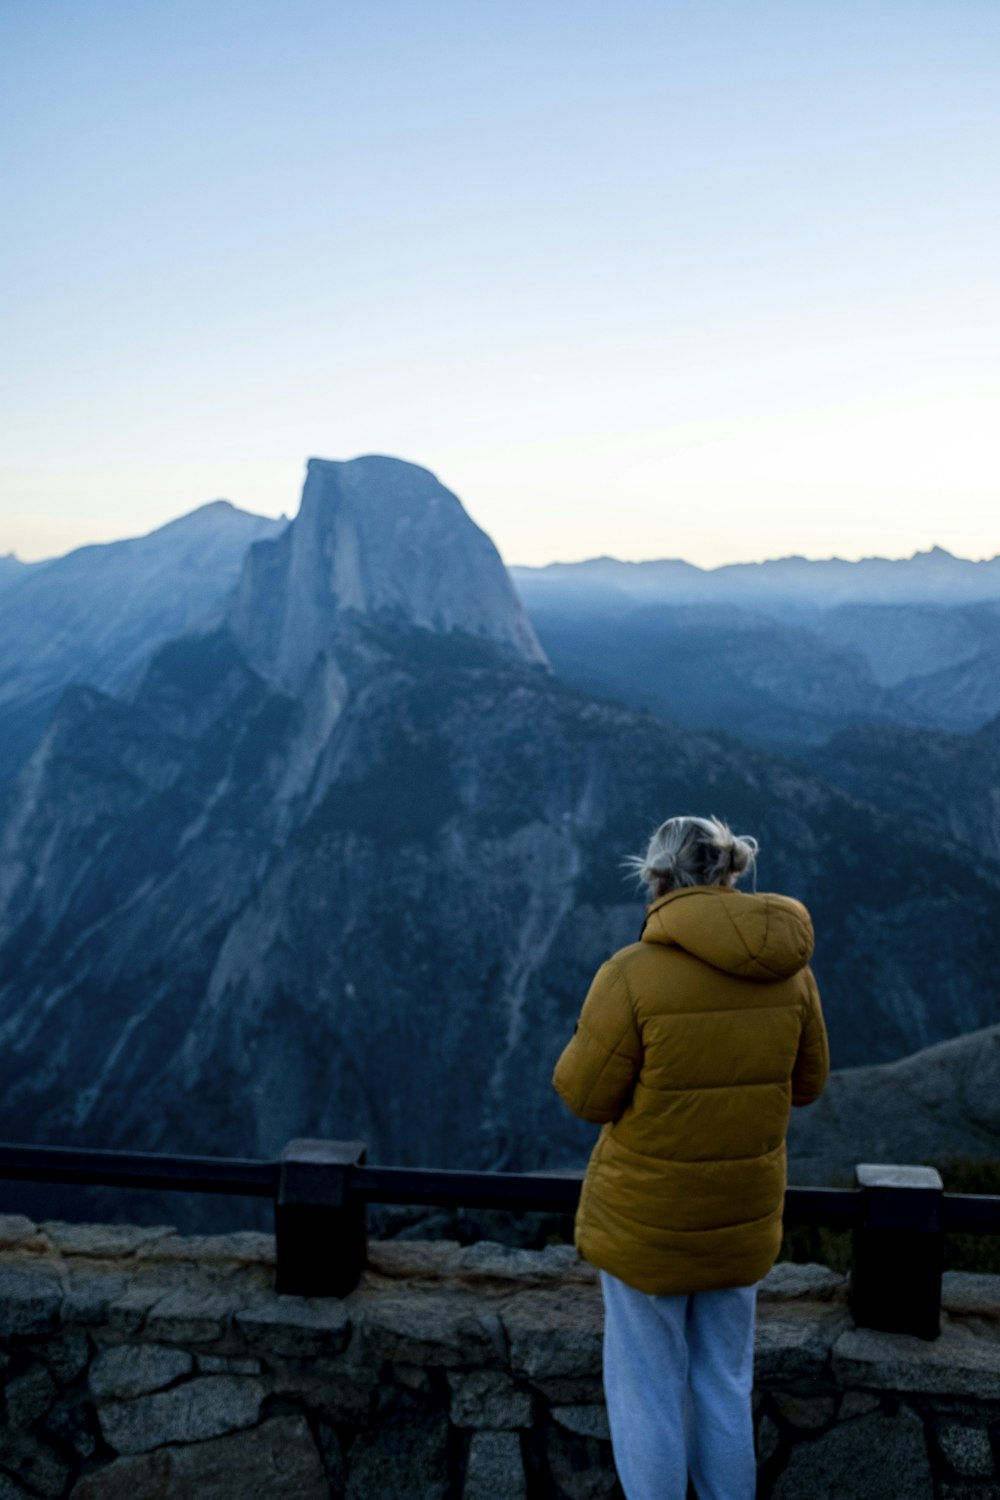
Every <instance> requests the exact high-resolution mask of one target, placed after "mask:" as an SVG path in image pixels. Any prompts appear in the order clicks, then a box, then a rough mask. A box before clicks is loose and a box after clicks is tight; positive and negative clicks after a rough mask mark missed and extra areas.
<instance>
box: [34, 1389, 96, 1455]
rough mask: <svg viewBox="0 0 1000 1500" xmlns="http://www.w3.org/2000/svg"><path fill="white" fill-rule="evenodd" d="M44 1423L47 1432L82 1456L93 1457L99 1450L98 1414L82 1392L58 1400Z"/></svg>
mask: <svg viewBox="0 0 1000 1500" xmlns="http://www.w3.org/2000/svg"><path fill="white" fill-rule="evenodd" d="M42 1425H43V1428H44V1431H45V1432H46V1434H48V1435H49V1436H51V1437H54V1438H55V1439H56V1441H57V1442H59V1443H61V1444H63V1446H65V1447H67V1448H72V1449H73V1450H74V1452H75V1453H78V1454H79V1455H80V1457H81V1458H93V1456H94V1454H95V1452H96V1451H97V1443H98V1438H99V1433H98V1428H97V1416H96V1414H95V1412H94V1409H93V1407H92V1406H91V1405H90V1403H89V1401H88V1400H87V1398H86V1397H85V1396H84V1395H82V1394H79V1393H75V1394H73V1395H71V1396H64V1397H63V1398H62V1399H61V1400H59V1401H57V1402H56V1404H55V1405H54V1406H53V1407H52V1409H51V1411H50V1412H49V1413H48V1415H47V1416H46V1418H45V1421H44V1423H43V1424H42Z"/></svg>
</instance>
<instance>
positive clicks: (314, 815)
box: [0, 460, 1000, 1317]
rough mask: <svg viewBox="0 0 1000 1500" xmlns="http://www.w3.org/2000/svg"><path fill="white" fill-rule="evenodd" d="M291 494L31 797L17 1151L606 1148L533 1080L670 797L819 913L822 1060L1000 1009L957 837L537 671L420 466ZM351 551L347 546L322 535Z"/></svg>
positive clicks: (19, 809) (18, 1025)
mask: <svg viewBox="0 0 1000 1500" xmlns="http://www.w3.org/2000/svg"><path fill="white" fill-rule="evenodd" d="M330 470H332V473H331V472H328V471H330ZM345 471H350V473H349V475H348V476H347V477H345ZM369 474H370V475H371V482H372V486H373V491H372V493H373V496H374V498H373V499H372V500H371V510H370V515H369V513H368V511H367V510H366V506H367V504H368V500H367V499H366V496H367V494H368V491H367V489H366V488H365V486H366V485H367V483H368V479H367V476H368V475H369ZM348 478H349V480H350V483H349V484H348V483H347V479H348ZM397 481H398V483H399V486H400V490H399V514H398V518H397V519H398V521H399V525H398V526H397V525H394V524H392V522H393V511H392V503H393V501H392V496H393V494H394V493H395V491H394V489H393V486H394V485H396V483H397ZM308 485H309V487H310V495H309V503H308V504H305V503H304V504H303V508H302V512H301V514H300V516H299V517H297V518H296V520H295V521H294V522H292V523H291V525H290V527H289V529H288V531H287V532H286V533H284V534H283V535H282V537H281V538H279V539H278V540H277V541H276V542H269V543H262V544H260V545H258V546H255V547H253V548H251V551H250V554H249V556H248V559H247V562H246V567H245V572H244V576H243V579H242V581H241V584H240V588H239V594H238V601H237V603H236V604H235V606H234V608H233V612H232V616H231V619H230V620H229V621H228V622H224V623H223V624H221V625H220V626H219V627H218V628H217V629H215V630H213V631H210V632H207V633H203V632H202V633H195V634H191V635H188V636H184V637H181V638H178V639H176V640H173V641H171V642H169V643H167V644H166V645H164V646H163V647H161V648H160V650H159V651H158V652H157V653H156V654H155V655H154V657H153V658H152V660H151V661H150V662H149V664H148V666H147V668H146V669H145V671H144V672H143V674H142V676H141V677H140V678H139V679H138V680H137V681H136V682H135V684H134V686H133V688H132V689H131V690H130V692H129V694H128V695H123V696H121V697H112V696H110V695H108V694H106V693H102V692H99V691H97V690H96V689H93V688H82V687H81V688H75V689H72V690H71V691H70V692H69V693H68V694H67V695H66V696H65V697H64V699H63V700H62V702H61V704H60V708H59V710H58V712H57V714H56V715H55V717H54V719H53V721H52V723H51V725H50V727H49V729H48V731H47V733H46V736H45V738H44V740H43V742H42V743H41V745H40V746H39V748H38V750H37V751H36V753H35V754H34V756H33V757H32V759H31V761H30V762H29V763H28V765H27V766H26V767H25V769H24V771H23V772H22V774H21V776H20V778H19V780H18V783H17V787H16V793H15V795H14V796H13V797H12V799H11V800H10V804H9V807H8V809H7V816H6V818H5V819H4V821H3V826H2V829H0V1037H2V1040H3V1047H2V1048H0V1128H2V1129H3V1130H4V1131H5V1132H6V1133H7V1135H8V1136H12V1137H15V1138H17V1137H24V1136H26V1135H28V1136H30V1137H31V1138H32V1139H35V1140H54V1141H63V1142H65V1141H74V1142H90V1143H92V1144H95V1145H104V1146H114V1145H129V1146H133V1147H144V1148H146V1149H153V1150H155V1149H171V1150H188V1151H192V1152H194V1153H196V1154H203V1153H204V1152H205V1150H206V1142H211V1149H212V1151H213V1152H214V1153H220V1154H226V1153H231V1154H235V1155H241V1156H254V1155H266V1156H270V1155H272V1154H275V1153H276V1152H277V1151H278V1150H279V1149H280V1148H281V1146H282V1145H283V1144H284V1142H285V1141H286V1140H287V1139H289V1138H290V1137H293V1136H298V1135H303V1134H305V1135H313V1136H320V1137H328V1138H343V1139H354V1138H358V1137H361V1138H364V1139H366V1140H367V1141H368V1143H369V1148H370V1154H371V1157H372V1159H375V1160H382V1161H389V1160H397V1161H401V1162H404V1163H406V1162H409V1163H417V1164H423V1165H437V1166H461V1165H469V1166H510V1167H516V1166H544V1165H547V1164H551V1165H559V1166H564V1165H566V1164H567V1162H570V1161H574V1160H580V1159H581V1157H582V1155H583V1154H584V1152H585V1151H586V1150H587V1149H589V1145H590V1142H591V1140H592V1131H591V1130H590V1129H589V1128H588V1127H585V1126H582V1125H580V1124H579V1123H578V1122H576V1121H573V1120H571V1119H570V1118H569V1116H568V1115H567V1114H566V1113H565V1111H564V1110H563V1109H562V1107H561V1105H560V1104H559V1102H558V1100H557V1099H556V1097H555V1095H554V1094H553V1092H552V1090H551V1088H550V1085H549V1079H550V1075H551V1069H552V1065H553V1063H554V1060H555V1058H556V1057H557V1055H558V1053H559V1051H560V1050H561V1048H562V1047H563V1045H564V1043H565V1041H566V1039H567V1037H568V1035H569V1034H570V1033H571V1031H572V1027H573V1024H574V1021H575V1019H576V1015H577V1013H578V1010H579V1006H580V1004H581V1001H582V997H583V995H584V993H585V992H586V988H587V985H588V983H589V981H590V979H591V977H592V975H593V972H594V970H595V969H596V968H597V966H598V965H599V963H600V962H601V961H602V960H603V959H604V958H605V957H606V956H607V955H608V954H609V953H610V952H612V951H614V949H616V948H618V947H620V946H622V945H623V944H625V943H627V942H629V941H631V940H633V939H634V937H635V936H636V934H637V931H638V927H639V922H640V919H641V915H642V902H641V899H639V898H638V896H637V895H636V893H635V892H634V889H633V888H630V887H629V886H628V885H627V884H626V883H625V882H624V881H623V878H622V871H621V867H620V863H619V861H620V859H621V856H622V855H623V854H624V853H625V852H628V851H630V850H633V849H635V848H637V847H639V846H641V845H642V844H643V843H644V841H645V839H646V837H647V836H648V833H649V831H650V829H651V827H652V826H653V825H655V823H656V821H658V819H659V818H660V817H662V816H665V815H667V814H668V813H669V812H671V811H676V810H677V809H684V808H704V809H705V810H707V811H714V812H717V813H719V814H720V815H723V816H726V817H728V818H729V819H730V820H731V821H732V822H733V824H734V826H736V827H738V828H739V829H741V830H747V831H751V832H753V833H755V834H756V835H757V836H758V837H759V838H760V840H761V842H762V845H763V848H764V855H763V859H762V864H761V874H760V879H761V885H762V888H766V887H771V888H774V889H783V890H787V891H789V892H791V893H793V894H795V895H797V896H799V897H801V898H802V899H804V900H805V901H806V902H807V904H808V905H809V906H810V907H811V909H812V910H813V915H814V918H815V922H816V928H817V932H818V934H819V945H818V949H817V954H816V970H817V974H818V977H819V981H820V985H821V988H822V990H823V994H824V1000H825V1003H826V1008H827V1013H828V1018H829V1022H830V1030H831V1036H832V1041H833V1047H834V1056H835V1059H836V1060H837V1061H838V1062H839V1063H841V1064H849V1063H852V1062H860V1061H863V1060H864V1061H867V1060H869V1059H872V1058H891V1057H893V1056H898V1055H900V1054H901V1053H906V1052H911V1051H913V1050H915V1049H916V1048H918V1047H920V1046H923V1045H926V1044H928V1043H931V1042H934V1041H936V1040H939V1039H942V1038H944V1037H947V1036H949V1035H954V1034H955V1033H957V1032H961V1031H968V1030H972V1029H974V1028H976V1027H981V1026H983V1025H985V1024H987V1023H988V1022H991V1021H992V1020H993V1019H994V1002H993V985H994V976H995V974H996V972H997V971H998V969H1000V879H998V878H996V877H994V876H992V875H991V874H989V873H986V874H984V873H983V872H981V871H977V870H975V869H972V868H970V867H969V862H968V859H967V851H965V850H963V849H961V848H960V847H958V846H954V845H950V844H948V843H943V842H942V841H941V839H940V838H939V837H938V836H937V835H935V834H932V833H921V832H920V831H911V830H910V829H908V828H906V827H903V828H900V826H899V823H898V820H890V819H888V818H885V817H882V816H881V815H879V814H878V813H876V812H875V811H874V810H872V809H871V808H869V807H866V806H864V805H863V804H861V803H859V802H856V801H853V800H852V799H851V798H849V797H848V796H847V795H846V794H844V793H841V792H837V791H834V790H832V789H830V788H829V787H827V786H825V785H824V784H823V783H822V782H820V781H817V780H816V779H815V778H813V777H812V776H810V775H808V774H806V773H805V772H801V771H795V770H792V769H790V768H788V767H787V766H783V765H781V764H780V763H778V762H775V761H773V760H771V759H769V758H767V757H763V756H758V755H756V754H754V753H753V752H752V751H748V750H746V749H743V748H740V747H738V746H736V745H734V744H733V743H731V742H729V743H724V742H720V741H719V740H717V739H713V738H711V737H709V736H700V735H696V734H692V733H690V732H688V731H684V730H681V729H679V728H678V727H676V726H673V725H670V724H668V723H664V722H663V721H660V720H657V719H653V718H651V717H649V716H646V715H643V714H639V713H636V712H631V711H629V710H626V709H623V708H619V707H616V706H615V705H612V704H608V703H600V702H595V701H593V700H591V699H588V698H585V697H582V696H580V695H578V694H576V693H573V692H571V691H570V690H568V689H566V688H565V687H564V686H563V685H561V684H560V683H558V682H557V681H555V680H553V678H552V676H551V674H550V673H549V672H548V671H547V669H546V668H545V666H544V664H543V663H541V662H540V661H539V660H538V651H537V647H536V645H535V644H534V641H533V638H532V637H531V635H530V631H528V630H527V627H526V626H525V624H524V620H523V616H522V615H521V614H520V611H519V609H518V608H517V606H516V602H515V601H513V599H512V597H511V596H510V594H509V592H508V591H507V586H506V582H505V579H504V576H503V570H502V568H501V567H500V564H499V561H498V560H497V559H496V557H495V554H494V553H492V550H491V549H490V547H489V544H487V543H485V541H484V539H482V538H481V533H479V532H478V531H476V529H475V528H474V527H473V526H472V523H471V522H469V521H468V519H467V518H466V517H464V515H463V513H462V512H461V509H460V507H458V502H457V501H454V497H450V496H447V495H446V492H441V493H440V494H439V492H438V488H437V486H436V483H435V481H433V480H432V478H431V477H430V476H429V475H426V474H425V473H424V471H422V470H419V471H416V475H415V476H414V475H411V474H410V472H409V469H408V466H406V465H399V464H394V463H389V461H385V460H364V461H359V464H358V465H356V466H355V465H332V466H328V465H314V466H313V468H311V470H310V478H309V481H308ZM345 486H346V488H345ZM345 494H346V495H347V498H346V499H345V498H344V497H345ZM442 496H443V498H442ZM420 506H424V507H425V508H426V510H427V516H428V519H427V528H428V530H427V534H426V536H425V537H424V538H423V540H422V541H420V542H419V545H418V543H417V542H414V541H412V538H413V534H414V529H415V528H417V529H418V530H419V525H418V518H419V513H420ZM366 517H367V519H366ZM373 518H374V519H373ZM369 521H371V525H370V526H369ZM376 523H377V524H376ZM404 523H406V524H404ZM300 528H301V532H300ZM338 528H346V530H344V529H341V530H338ZM448 528H451V531H449V530H448ZM452 531H453V532H454V535H452V534H451V532H452ZM300 534H301V535H302V536H304V537H305V538H306V541H305V542H301V541H300V540H299V536H300ZM348 534H349V535H351V536H354V537H355V539H356V540H357V545H356V546H354V545H353V544H351V546H348V548H347V550H348V554H349V556H348V560H347V561H346V562H344V561H342V560H339V554H338V552H337V548H336V547H334V546H333V543H332V542H331V541H330V538H331V537H332V536H334V535H337V536H339V537H341V540H343V537H344V536H345V535H348ZM380 539H386V542H385V547H384V548H382V547H381V540H380ZM411 542H412V546H411ZM345 545H346V544H345ZM413 547H415V548H416V552H417V553H419V554H420V556H423V555H424V553H426V554H427V557H428V559H429V560H428V561H427V562H426V569H425V573H424V574H423V575H422V576H418V569H417V561H416V554H415V553H414V551H413V550H412V548H413ZM352 549H353V550H352ZM380 549H381V550H380ZM466 575H468V576H469V577H470V578H474V579H475V588H474V590H472V591H471V592H469V593H467V594H465V595H459V596H458V599H457V602H456V599H455V598H454V597H453V594H454V591H455V588H456V587H457V585H456V583H455V580H456V579H457V578H458V577H459V576H466ZM434 579H439V582H440V586H441V587H442V588H444V589H445V594H446V596H447V597H446V598H445V599H444V600H443V601H441V603H440V608H438V607H437V606H436V605H435V603H434V591H433V586H432V585H433V580H434ZM302 591H304V592H305V596H306V603H305V604H300V601H299V597H298V596H299V594H300V592H302ZM491 601H493V603H492V604H491ZM487 606H489V607H487ZM873 870H877V871H878V878H877V879H873V878H872V871H873ZM970 931H971V932H975V934H976V940H975V942H974V943H970V940H969V934H970ZM929 934H931V935H932V937H933V941H928V935H929ZM863 1154H868V1153H863ZM171 1211H172V1210H171ZM194 1315H195V1314H192V1316H194ZM205 1316H206V1317H209V1316H210V1314H208V1313H206V1314H205Z"/></svg>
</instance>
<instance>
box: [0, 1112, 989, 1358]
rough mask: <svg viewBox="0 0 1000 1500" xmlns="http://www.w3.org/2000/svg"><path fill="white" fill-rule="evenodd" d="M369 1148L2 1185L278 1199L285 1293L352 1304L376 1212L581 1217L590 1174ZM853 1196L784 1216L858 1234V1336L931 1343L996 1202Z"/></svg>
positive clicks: (906, 1173) (914, 1183)
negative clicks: (414, 1163) (459, 1166)
mask: <svg viewBox="0 0 1000 1500" xmlns="http://www.w3.org/2000/svg"><path fill="white" fill-rule="evenodd" d="M365 1155H366V1148H365V1145H364V1143H363V1142H361V1141H324V1140H294V1141H290V1142H289V1144H288V1145H287V1146H286V1147H285V1149H284V1151H283V1152H282V1153H281V1156H280V1157H279V1158H278V1160H276V1161H247V1160H243V1159H240V1158H224V1157H209V1156H164V1155H151V1154H148V1153H145V1152H137V1151H95V1150H91V1149H89V1148H87V1147H76V1146H25V1145H0V1180H4V1179H6V1180H8V1181H22V1182H58V1183H76V1184H79V1185H81V1186H92V1187H96V1186H103V1187H121V1188H147V1189H157V1190H166V1191H170V1192H185V1193H221V1194H228V1195H234V1196H239V1197H250V1198H269V1199H271V1201H272V1202H273V1204H274V1227H275V1239H276V1247H277V1288H278V1291H279V1292H291V1293H297V1294H299V1295H305V1296H334V1297H343V1296H346V1295H347V1294H348V1293H349V1292H350V1291H351V1290H352V1289H353V1288H354V1287H355V1286H356V1285H357V1282H358V1278H359V1277H360V1275H361V1271H362V1269H363V1267H364V1264H365V1256H366V1247H367V1213H366V1211H367V1205H368V1204H369V1203H396V1204H400V1203H408V1204H425V1205H427V1206H434V1207H461V1208H492V1209H508V1210H511V1211H515V1212H519V1211H532V1210H534V1211H539V1212H547V1213H565V1214H571V1213H573V1211H574V1210H575V1208H576V1205H577V1201H578V1199H579V1196H580V1184H581V1182H582V1178H583V1174H582V1172H579V1173H565V1172H563V1173H555V1172H554V1173H548V1172H456V1171H438V1170H436V1169H433V1168H424V1167H389V1166H385V1167H383V1166H369V1165H368V1164H367V1163H366V1161H365ZM856 1178H857V1186H856V1187H853V1188H810V1187H790V1188H788V1190H787V1192H786V1194H785V1205H784V1218H785V1223H786V1224H789V1225H801V1224H805V1225H816V1226H826V1227H828V1228H831V1229H840V1230H850V1231H851V1232H852V1243H853V1257H852V1269H851V1284H850V1304H851V1309H852V1312H853V1314H854V1318H855V1321H856V1322H857V1323H858V1324H859V1325H860V1326H862V1327H868V1328H880V1329H885V1330H889V1331H895V1332H902V1333H911V1334H917V1335H918V1336H920V1337H921V1338H935V1337H936V1336H937V1334H938V1332H939V1331H940V1313H941V1274H942V1266H943V1257H944V1237H945V1235H946V1234H956V1233H960V1234H1000V1197H985V1196H983V1197H981V1196H977V1195H974V1194H969V1193H946V1192H944V1190H943V1187H942V1183H941V1178H940V1177H939V1175H938V1173H937V1172H936V1171H934V1170H933V1168H930V1167H908V1166H894V1165H875V1166H872V1165H862V1166H859V1167H857V1168H856Z"/></svg>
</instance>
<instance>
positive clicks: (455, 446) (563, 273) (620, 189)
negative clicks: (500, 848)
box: [0, 0, 1000, 564]
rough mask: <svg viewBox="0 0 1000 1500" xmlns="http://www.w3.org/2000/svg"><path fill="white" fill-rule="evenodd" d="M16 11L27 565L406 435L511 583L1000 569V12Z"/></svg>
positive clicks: (549, 4) (5, 47)
mask: <svg viewBox="0 0 1000 1500" xmlns="http://www.w3.org/2000/svg"><path fill="white" fill-rule="evenodd" d="M0 29H2V35H0V58H2V62H0V69H2V76H0V90H2V97H3V99H4V105H3V110H2V114H0V129H2V134H3V170H4V180H3V203H4V208H5V219H6V221H7V222H6V225H5V229H4V233H3V236H2V237H0V288H2V292H0V297H2V299H3V304H4V305H3V317H2V322H3V330H4V332H3V339H4V345H5V355H6V357H5V359H4V361H3V375H2V389H0V407H2V412H3V424H4V438H3V443H2V445H0V452H2V459H0V552H2V551H4V550H6V549H7V548H14V549H15V550H17V551H18V552H19V554H20V555H21V556H23V557H26V558H27V557H36V556H41V555H47V554H51V553H53V552H59V551H64V550H66V549H67V548H68V547H70V546H73V545H77V544H79V543H81V542H84V541H90V540H100V539H104V538H110V537H115V536H123V535H129V534H135V533H138V532H142V531H145V530H148V529H150V528H151V527H152V526H154V525H158V524H160V523H162V522H164V521H166V520H168V519H170V518H171V517H173V516H175V515H179V514H181V513H182V512H183V511H186V510H190V509H192V508H193V507H194V506H195V505H197V504H200V503H202V502H204V501H206V500H209V499H212V498H215V497H218V496H225V497H227V498H229V499H231V500H233V501H234V502H235V503H236V504H239V505H242V506H245V507H247V508H249V509H253V510H259V511H266V512H269V513H272V514H279V513H281V512H282V511H286V512H288V513H293V512H294V510H295V509H296V506H297V503H298V494H299V488H300V485H301V480H302V473H303V467H304V462H305V459H306V458H307V456H309V455H311V454H316V455H319V456H322V457H327V458H350V457H353V456H355V455H356V454H359V453H366V452H382V453H391V454H395V455H397V456H399V457H401V458H408V459H412V460H413V461H415V462H418V463H422V464H424V465H426V466H427V467H429V468H431V469H433V470H434V471H435V472H436V473H437V474H438V475H439V477H440V478H441V479H442V480H443V481H444V483H446V484H448V485H449V486H450V487H451V488H452V489H454V490H456V491H457V492H458V494H459V495H460V496H461V497H462V499H463V500H464V501H465V503H466V505H467V507H468V509H469V510H470V511H471V513H472V514H473V516H474V517H475V518H476V520H477V521H479V522H480V524H481V525H483V526H485V527H486V528H487V530H488V531H489V532H490V533H491V534H492V536H493V537H494V539H495V540H496V542H497V544H498V545H499V547H500V549H501V552H502V553H503V555H504V556H505V557H506V558H507V560H508V561H510V562H544V561H548V560H550V559H553V558H567V559H569V558H577V557H583V556H589V555H593V554H595V553H600V552H611V553H615V554H617V555H619V556H625V557H655V556H684V557H688V558H690V559H691V560H692V561H696V562H701V563H704V564H712V563H720V562H726V561H732V560H737V559H745V558H754V557H765V556H774V555H778V554H781V553H787V552H802V553H805V554H807V555H814V556H822V555H829V554H831V553H834V552H837V553H840V554H841V555H844V556H859V555H864V554H867V553H873V552H881V553H885V554H889V555H903V554H907V553H910V552H912V551H913V550H914V549H916V548H924V547H928V546H930V545H932V544H933V543H940V544H941V545H943V546H946V547H949V548H950V549H951V550H953V551H956V552H960V553H963V554H964V555H968V556H983V555H989V554H993V553H996V552H1000V484H998V474H1000V463H998V460H1000V422H998V413H1000V401H998V398H1000V358H998V348H1000V337H998V335H1000V292H998V279H1000V270H998V268H1000V102H998V101H1000V87H998V81H1000V4H997V0H940V3H933V4H928V3H922V0H900V3H883V0H841V3H838V4H832V3H830V0H822V3H813V0H797V3H768V0H761V3H754V4H750V3H748V0H739V3H731V4H729V3H718V0H689V3H669V0H666V3H660V4H647V3H638V0H618V3H616V4H611V3H608V0H604V3H601V4H594V3H590V0H518V3H509V0H365V3H351V4H348V3H343V0H333V3H316V0H274V3H263V0H239V3H233V0H209V3H208V4H205V3H204V0H199V3H193V0H167V3H165V0H127V3H119V0H86V3H83V4H81V3H79V0H5V3H3V4H2V6H0Z"/></svg>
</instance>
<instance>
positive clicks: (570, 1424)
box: [552, 1404, 611, 1443]
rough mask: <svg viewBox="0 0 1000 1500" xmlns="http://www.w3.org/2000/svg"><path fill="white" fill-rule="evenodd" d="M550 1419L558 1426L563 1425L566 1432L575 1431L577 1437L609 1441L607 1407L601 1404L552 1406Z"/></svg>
mask: <svg viewBox="0 0 1000 1500" xmlns="http://www.w3.org/2000/svg"><path fill="white" fill-rule="evenodd" d="M552 1420H553V1422H558V1423H559V1426H560V1427H565V1429H566V1431H567V1432H575V1433H576V1434H577V1436H578V1437H589V1438H597V1439H599V1441H600V1442H602V1443H610V1441H611V1428H610V1427H609V1426H608V1408H607V1407H606V1406H604V1405H603V1404H602V1405H600V1406H597V1405H594V1406H553V1407H552Z"/></svg>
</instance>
